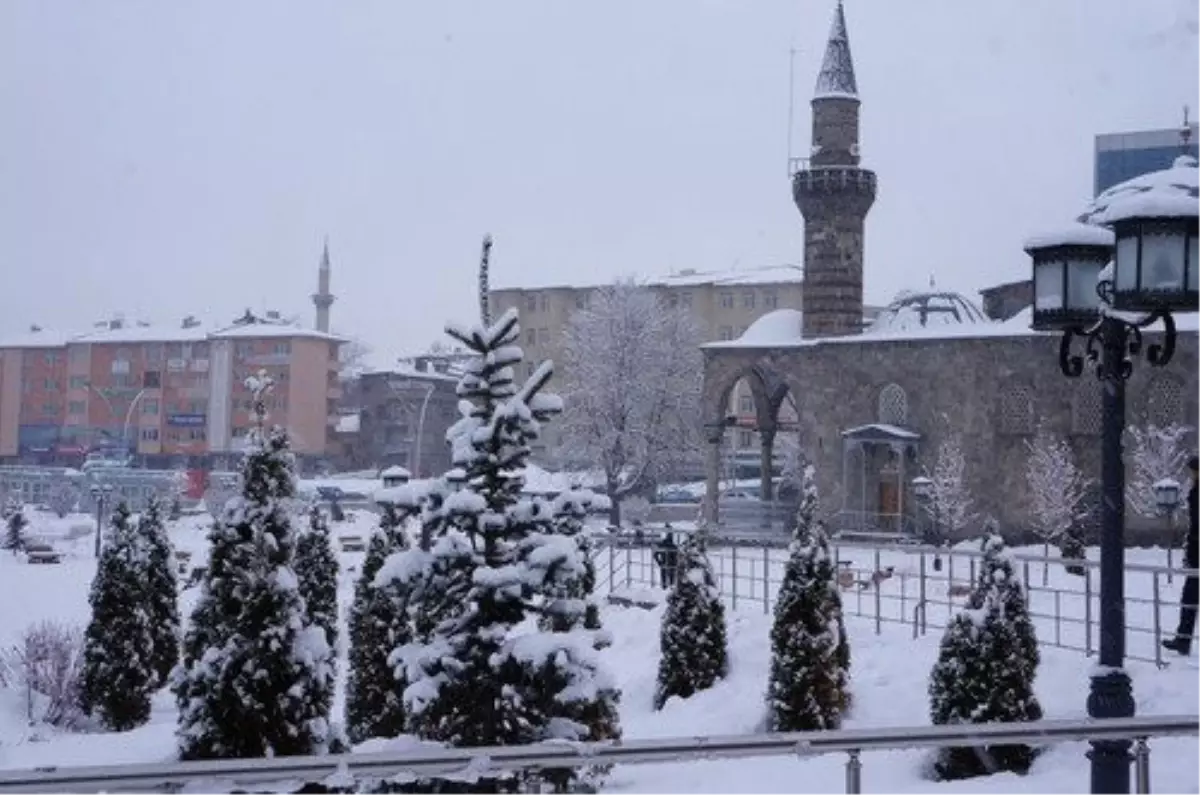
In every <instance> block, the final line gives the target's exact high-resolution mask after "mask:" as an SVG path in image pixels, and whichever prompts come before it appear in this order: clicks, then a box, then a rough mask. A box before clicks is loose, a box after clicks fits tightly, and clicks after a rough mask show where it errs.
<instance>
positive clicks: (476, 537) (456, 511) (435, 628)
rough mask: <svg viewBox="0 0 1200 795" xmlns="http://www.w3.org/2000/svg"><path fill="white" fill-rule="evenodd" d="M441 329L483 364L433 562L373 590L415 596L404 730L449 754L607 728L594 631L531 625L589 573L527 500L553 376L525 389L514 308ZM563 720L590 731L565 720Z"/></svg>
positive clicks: (422, 559)
mask: <svg viewBox="0 0 1200 795" xmlns="http://www.w3.org/2000/svg"><path fill="white" fill-rule="evenodd" d="M447 331H448V333H449V334H450V335H451V336H452V337H454V338H455V339H457V340H459V341H460V342H461V343H462V344H463V345H464V346H466V347H467V348H468V349H469V350H471V351H472V352H474V353H475V354H476V356H477V358H476V359H475V360H474V361H473V362H472V363H471V364H470V365H469V366H468V367H467V370H466V373H465V374H464V376H463V378H462V380H461V381H460V382H459V386H458V394H459V397H460V398H461V399H462V401H461V403H460V406H461V407H462V411H463V418H462V419H461V420H460V421H459V422H458V423H457V424H456V425H455V426H454V427H452V428H451V430H450V431H449V432H448V433H447V439H448V440H449V441H450V442H451V449H452V458H453V463H454V465H455V468H456V470H461V476H459V475H457V474H456V476H455V478H454V479H453V480H454V482H455V483H459V482H461V484H462V485H461V487H457V488H455V487H454V485H453V484H452V483H451V478H450V473H447V477H446V478H445V479H444V483H443V484H442V485H441V486H440V489H439V490H440V492H441V493H439V494H436V495H431V497H430V500H429V506H430V507H428V508H427V510H426V515H425V516H424V517H423V522H425V523H426V524H429V523H431V522H432V523H433V527H434V528H435V529H436V535H433V534H429V541H430V544H429V549H428V551H426V550H423V549H416V550H408V551H406V552H403V553H400V554H398V555H393V556H392V557H391V558H389V560H388V562H387V563H386V564H385V565H384V568H383V570H381V572H380V574H379V575H378V576H377V577H376V580H375V582H376V584H377V585H384V584H385V583H387V582H389V581H390V582H400V583H403V584H404V585H405V586H406V587H407V588H408V589H409V590H408V595H409V598H410V599H411V605H412V615H413V618H414V625H413V626H414V630H415V637H414V639H413V640H412V642H410V643H407V644H404V645H403V646H401V647H400V648H398V649H397V652H396V654H395V656H394V658H393V659H394V661H395V662H396V663H397V664H398V665H399V666H402V668H403V677H404V678H405V679H406V680H407V682H408V686H407V688H406V689H405V702H406V703H405V707H406V709H407V710H408V713H409V726H410V730H411V731H412V732H413V733H415V734H417V735H418V736H420V737H422V738H425V739H429V740H435V741H441V742H449V743H451V744H453V745H455V746H479V745H512V744H523V743H530V742H537V741H541V740H547V739H568V740H580V739H588V738H589V737H590V736H591V733H592V732H593V731H594V730H596V729H597V727H598V725H599V724H598V723H595V724H593V723H589V720H591V718H592V716H593V715H598V714H600V713H602V712H603V710H604V708H605V705H604V704H603V702H602V700H601V694H603V693H606V692H607V691H609V690H610V689H611V683H610V682H609V681H608V678H607V677H606V676H604V674H603V672H602V671H601V670H599V667H598V665H597V661H596V659H595V648H594V646H595V641H596V639H595V637H594V633H593V632H590V631H587V630H584V629H582V628H579V629H572V630H570V631H563V632H550V633H546V632H541V631H538V629H537V628H536V627H529V625H528V624H526V622H525V619H526V618H527V617H529V616H531V615H535V614H537V613H538V612H539V605H542V604H545V602H546V601H547V600H546V599H545V594H546V593H547V592H548V591H549V592H553V591H555V589H556V588H558V587H561V585H562V583H563V582H564V580H567V579H569V578H571V577H576V576H580V575H581V574H582V572H583V571H584V569H585V566H584V564H583V562H582V561H581V560H580V559H579V545H578V543H577V542H576V540H575V539H573V538H569V537H566V536H563V535H559V534H557V533H555V515H554V510H553V508H552V506H551V505H550V503H549V502H548V501H546V500H544V499H541V498H537V497H532V498H531V497H525V496H522V493H521V492H522V489H523V486H524V473H525V467H526V462H527V460H528V457H529V454H530V452H531V448H530V443H531V441H532V440H534V439H536V438H537V435H538V433H539V431H540V426H541V423H542V422H544V421H545V420H546V419H548V418H549V417H550V416H551V415H552V414H554V413H557V412H558V411H559V410H560V409H561V401H560V400H558V399H557V397H556V396H552V395H548V394H545V393H543V388H544V387H545V385H546V383H547V381H548V380H549V378H550V376H551V372H552V368H551V366H550V364H549V363H544V364H542V365H541V366H540V367H538V368H537V369H536V370H535V371H534V373H533V374H532V375H531V376H530V377H529V379H528V380H527V381H525V383H524V384H523V385H521V386H519V387H518V386H517V384H516V383H515V381H514V377H515V372H514V371H515V367H516V365H518V364H519V363H520V362H521V359H522V353H521V351H520V349H519V348H518V347H517V346H516V342H517V341H518V339H519V337H520V327H519V324H518V322H517V314H516V312H515V311H513V310H510V311H509V312H507V313H505V314H504V315H503V316H502V317H500V318H499V319H498V320H497V321H496V322H495V323H492V324H489V325H487V326H486V327H481V328H476V329H474V330H471V331H465V330H461V329H457V328H453V327H452V328H449V329H447ZM550 601H555V600H553V599H551V600H550ZM579 607H580V610H579V611H578V615H579V617H582V615H583V614H584V613H586V610H585V609H583V606H582V602H581V603H580V605H579ZM552 702H553V703H552ZM567 714H571V715H578V716H581V717H582V718H584V719H583V720H572V719H564V718H563V717H561V716H565V715H567ZM610 731H611V730H610ZM537 777H538V774H534V773H531V774H525V775H523V776H518V777H516V779H515V780H523V779H528V778H537ZM545 779H546V780H547V781H549V782H551V784H552V785H553V786H556V787H557V786H560V784H561V782H559V781H558V780H557V779H556V777H555V776H552V775H547V776H545ZM478 786H479V787H485V786H486V787H500V786H504V787H509V786H515V784H514V781H506V782H503V783H502V782H498V781H492V782H487V783H480V784H479V785H478ZM520 786H540V785H538V784H535V783H534V782H528V783H527V784H521V785H520Z"/></svg>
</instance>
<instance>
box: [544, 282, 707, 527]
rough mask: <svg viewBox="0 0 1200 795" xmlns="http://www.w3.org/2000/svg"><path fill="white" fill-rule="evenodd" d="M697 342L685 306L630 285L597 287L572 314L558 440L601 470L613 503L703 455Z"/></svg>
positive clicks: (701, 371)
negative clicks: (587, 302)
mask: <svg viewBox="0 0 1200 795" xmlns="http://www.w3.org/2000/svg"><path fill="white" fill-rule="evenodd" d="M700 342H701V338H700V333H699V330H698V329H697V327H696V325H695V323H694V321H693V320H692V317H691V314H690V313H689V312H688V311H687V310H686V309H682V308H670V307H667V306H665V305H663V304H662V303H661V302H660V301H659V299H658V298H657V296H655V295H654V293H653V292H651V291H650V290H648V289H646V288H644V287H639V286H637V285H635V284H633V283H632V282H618V283H616V284H613V285H610V286H607V287H603V288H601V289H599V290H597V291H596V292H595V293H593V295H592V300H591V305H590V307H589V308H587V309H583V310H580V311H578V312H576V313H575V314H574V316H572V318H571V322H570V324H569V326H568V328H567V334H566V340H565V344H564V356H563V358H564V363H565V367H564V371H565V378H564V383H563V398H564V399H565V402H566V407H567V408H566V411H565V412H564V415H563V437H564V443H565V446H566V448H568V449H570V450H571V451H572V454H573V455H577V456H579V457H580V458H581V459H584V461H582V462H581V463H586V464H588V465H589V466H596V467H599V468H600V469H602V470H603V471H604V473H605V479H606V482H607V494H608V496H609V498H610V499H612V501H613V504H614V505H617V504H619V502H620V500H621V498H622V497H623V496H624V495H625V494H628V493H629V492H631V491H634V490H636V489H637V488H638V487H639V486H641V485H642V484H644V483H645V482H646V481H647V480H648V479H650V478H654V477H656V476H660V475H662V474H665V473H668V472H669V471H670V470H671V469H672V468H673V467H674V466H676V465H677V464H678V463H679V462H680V461H682V460H684V459H685V458H686V457H688V456H692V455H695V454H696V451H697V450H698V449H699V443H700V439H699V428H700V389H701V382H702V376H703V361H702V358H701V353H700V348H699V346H700Z"/></svg>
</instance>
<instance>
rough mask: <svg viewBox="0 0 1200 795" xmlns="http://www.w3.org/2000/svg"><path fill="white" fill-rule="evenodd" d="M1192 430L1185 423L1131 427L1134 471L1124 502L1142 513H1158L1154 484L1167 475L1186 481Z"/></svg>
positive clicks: (1180, 481) (1127, 484) (1130, 456)
mask: <svg viewBox="0 0 1200 795" xmlns="http://www.w3.org/2000/svg"><path fill="white" fill-rule="evenodd" d="M1192 431H1193V429H1192V428H1191V427H1189V426H1186V425H1168V426H1166V427H1165V428H1163V427H1159V426H1157V425H1153V424H1152V425H1147V426H1146V427H1145V428H1137V427H1131V428H1129V429H1128V431H1127V433H1128V434H1129V439H1128V444H1127V447H1126V449H1127V450H1128V451H1129V460H1130V461H1131V463H1132V471H1131V472H1130V473H1129V477H1128V479H1127V480H1126V482H1125V503H1126V505H1128V506H1129V508H1130V509H1132V510H1134V511H1136V512H1137V513H1138V514H1140V515H1142V516H1158V515H1159V513H1158V504H1157V501H1156V500H1155V497H1154V484H1155V483H1158V482H1159V481H1160V480H1168V479H1169V480H1174V481H1176V482H1178V483H1183V482H1186V480H1187V478H1186V477H1185V473H1184V467H1185V466H1186V464H1187V460H1188V456H1189V455H1191V447H1190V446H1189V445H1188V439H1189V437H1190V436H1191V434H1192Z"/></svg>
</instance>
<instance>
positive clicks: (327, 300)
mask: <svg viewBox="0 0 1200 795" xmlns="http://www.w3.org/2000/svg"><path fill="white" fill-rule="evenodd" d="M312 302H313V306H315V307H316V308H317V331H323V332H325V333H326V334H328V333H329V307H331V306H333V293H331V292H329V239H328V238H326V239H325V249H324V251H322V252H321V266H320V267H319V268H318V269H317V291H316V292H315V293H313V294H312Z"/></svg>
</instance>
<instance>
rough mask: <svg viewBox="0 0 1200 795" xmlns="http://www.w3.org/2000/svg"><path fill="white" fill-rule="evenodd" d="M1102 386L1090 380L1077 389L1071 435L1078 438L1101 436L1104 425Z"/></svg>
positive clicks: (1072, 403)
mask: <svg viewBox="0 0 1200 795" xmlns="http://www.w3.org/2000/svg"><path fill="white" fill-rule="evenodd" d="M1101 388H1102V387H1101V386H1100V385H1099V384H1097V383H1096V382H1095V381H1093V380H1091V379H1088V380H1087V381H1085V382H1083V383H1082V384H1079V386H1078V387H1076V389H1075V398H1074V400H1072V401H1071V433H1073V434H1075V435H1076V436H1099V435H1100V430H1101V426H1102V425H1103V417H1104V413H1103V407H1102V405H1101V398H1100V390H1101Z"/></svg>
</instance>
